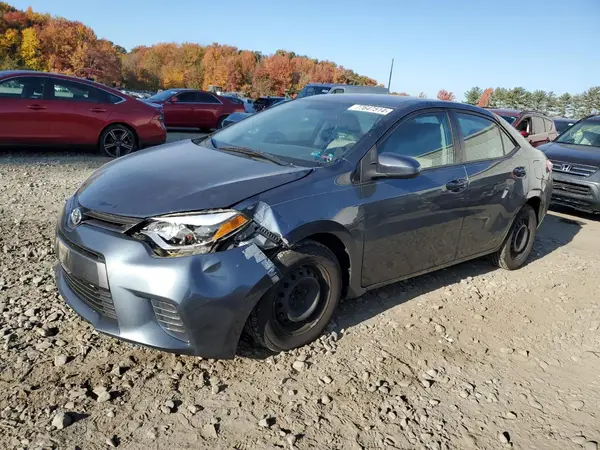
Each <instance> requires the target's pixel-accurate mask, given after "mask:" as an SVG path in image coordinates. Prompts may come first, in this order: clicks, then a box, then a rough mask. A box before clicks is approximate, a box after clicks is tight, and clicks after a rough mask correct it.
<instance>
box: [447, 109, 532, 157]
mask: <svg viewBox="0 0 600 450" xmlns="http://www.w3.org/2000/svg"><path fill="white" fill-rule="evenodd" d="M449 112H450V117H451V119H452V121H453V128H454V127H456V130H455V132H456V136H457V140H458V146H457V147H458V148H459V152H460V153H459V159H460V161H461V164H473V163H481V162H485V161H501V160H503V159H505V158H510V157H512V156H513V154H514V153H515V152H516V151H517V150H519V149H520V148H521V146H520V145H519V144H518V143H516V142H515V140H514V139H513V137H512V136H511V135H510V133H509V132H508V131H506V130H505V129H504V128H503V127H502V125H500V123H499V122H498V121H497V120H496V118H495V117H489V116H487V115H485V114H481V113H479V112H477V111H471V110H468V109H459V108H452V109H451V110H450V111H449ZM456 113H460V114H470V115H472V116H476V117H481V118H482V119H487V120H489V121H491V122H493V123H494V124H495V125H496V126H497V127H498V130H499V132H500V140H501V141H502V134H505V135H506V136H507V137H508V138H509V139H510V141H511V142H512V143H513V144H514V148H513V149H512V151H510V152H509V153H506V149H505V148H504V141H502V150H503V153H504V155H503V156H500V157H497V158H488V159H480V160H477V161H466V156H465V138H464V136H463V135H462V133H461V131H460V127H459V126H458V118H457V117H456ZM523 120H524V119H523Z"/></svg>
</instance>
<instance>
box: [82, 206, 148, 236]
mask: <svg viewBox="0 0 600 450" xmlns="http://www.w3.org/2000/svg"><path fill="white" fill-rule="evenodd" d="M82 215H83V218H82V223H86V224H88V225H93V226H97V227H99V228H104V229H105V230H110V231H116V232H117V233H125V232H126V231H128V230H130V229H131V228H133V227H134V226H136V225H137V224H139V223H140V222H141V221H142V219H138V218H135V217H125V216H117V215H114V214H108V213H102V212H97V211H92V210H89V209H87V210H83V214H82Z"/></svg>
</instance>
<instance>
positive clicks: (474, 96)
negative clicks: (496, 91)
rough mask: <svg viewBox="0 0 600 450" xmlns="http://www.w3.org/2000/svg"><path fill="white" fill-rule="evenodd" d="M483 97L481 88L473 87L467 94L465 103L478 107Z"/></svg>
mask: <svg viewBox="0 0 600 450" xmlns="http://www.w3.org/2000/svg"><path fill="white" fill-rule="evenodd" d="M482 95H483V89H481V88H480V87H479V86H475V87H472V88H471V89H469V90H468V91H467V92H465V103H468V104H469V105H476V104H477V102H478V101H479V99H480V98H481V96H482Z"/></svg>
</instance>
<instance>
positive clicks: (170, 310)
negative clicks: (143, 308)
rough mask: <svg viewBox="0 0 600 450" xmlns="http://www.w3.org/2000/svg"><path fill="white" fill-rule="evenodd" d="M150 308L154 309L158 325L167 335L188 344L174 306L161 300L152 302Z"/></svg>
mask: <svg viewBox="0 0 600 450" xmlns="http://www.w3.org/2000/svg"><path fill="white" fill-rule="evenodd" d="M152 308H154V314H155V315H156V320H157V321H158V324H159V325H160V326H161V328H162V329H163V330H165V332H166V333H167V334H169V335H171V336H173V337H174V338H177V339H180V340H182V341H184V342H189V341H188V339H187V336H186V334H185V328H184V326H183V322H182V320H181V317H180V316H179V313H178V312H177V308H176V307H175V305H172V304H171V303H167V302H163V301H161V300H152Z"/></svg>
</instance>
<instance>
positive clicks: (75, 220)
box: [69, 208, 83, 227]
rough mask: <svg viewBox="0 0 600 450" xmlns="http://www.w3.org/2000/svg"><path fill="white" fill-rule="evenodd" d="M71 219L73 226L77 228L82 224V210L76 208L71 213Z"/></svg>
mask: <svg viewBox="0 0 600 450" xmlns="http://www.w3.org/2000/svg"><path fill="white" fill-rule="evenodd" d="M69 217H70V219H71V224H72V225H73V226H74V227H76V226H77V225H79V224H80V223H81V219H82V218H83V215H82V214H81V209H79V208H75V209H74V210H73V211H71V215H70V216H69Z"/></svg>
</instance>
